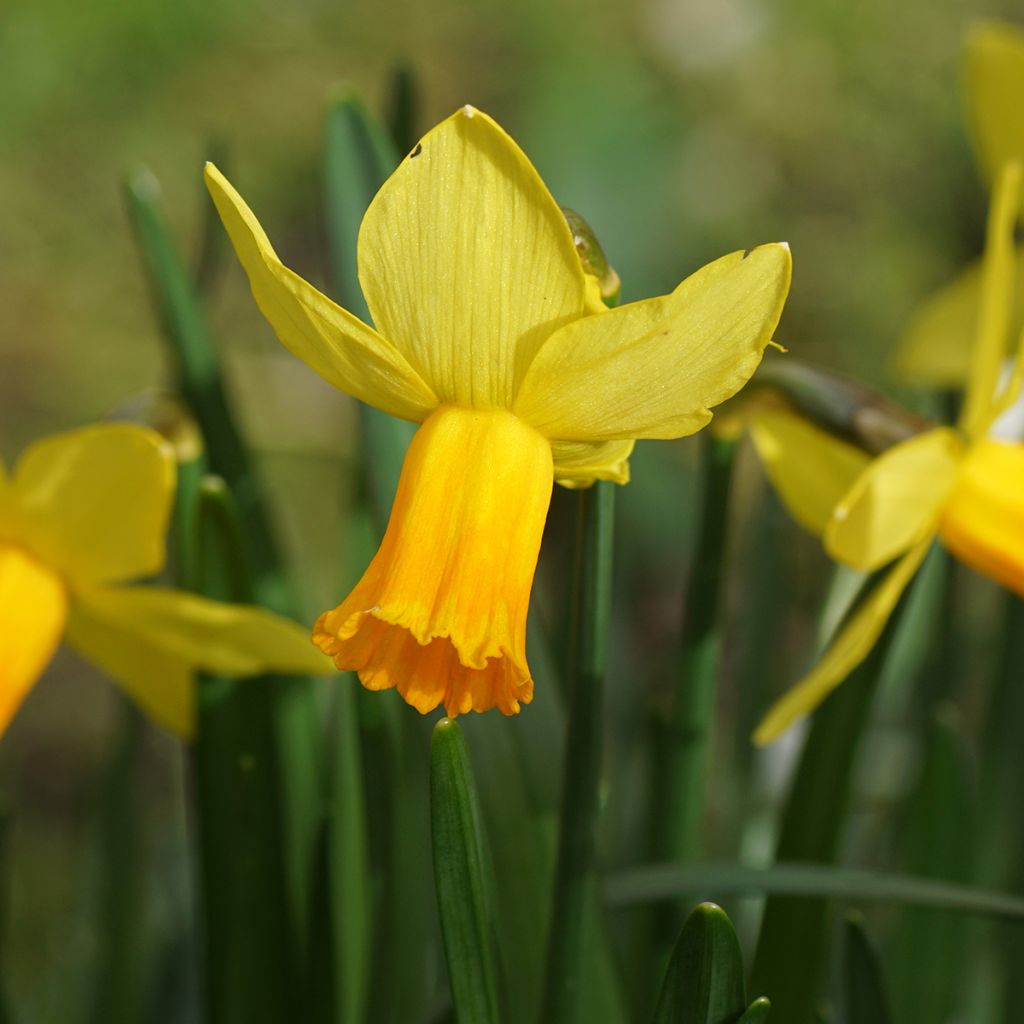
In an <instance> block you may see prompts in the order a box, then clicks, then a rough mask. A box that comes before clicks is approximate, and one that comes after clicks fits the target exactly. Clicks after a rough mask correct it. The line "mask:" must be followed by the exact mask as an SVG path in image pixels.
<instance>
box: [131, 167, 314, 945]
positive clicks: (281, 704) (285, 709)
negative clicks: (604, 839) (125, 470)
mask: <svg viewBox="0 0 1024 1024" xmlns="http://www.w3.org/2000/svg"><path fill="white" fill-rule="evenodd" d="M159 193H160V189H159V185H158V183H157V181H156V179H155V178H154V177H153V176H152V175H151V174H149V173H148V172H143V173H140V174H136V175H134V176H132V177H131V178H130V179H129V180H128V182H127V187H126V197H127V202H128V210H129V213H130V216H131V220H132V223H133V225H134V227H135V232H136V237H137V239H138V243H139V251H140V253H141V255H142V262H143V266H144V268H145V270H146V273H147V276H148V279H149V283H150V286H151V291H152V292H153V296H154V300H155V303H156V307H157V310H158V311H159V314H160V318H161V320H162V323H163V326H164V333H165V335H166V337H167V341H168V343H169V349H170V352H171V354H172V356H173V357H174V367H175V371H176V376H177V379H178V388H179V390H180V392H181V395H182V397H183V398H184V400H185V402H186V404H187V405H188V407H189V409H190V410H191V412H192V414H193V416H195V418H196V421H197V422H198V424H199V427H200V430H201V432H202V435H203V440H204V443H205V446H206V457H207V461H208V466H209V468H210V469H211V470H212V471H213V472H215V473H217V474H218V475H219V476H221V477H223V479H224V481H225V482H226V484H227V487H228V489H229V490H230V493H231V495H232V499H233V501H234V502H235V504H236V505H237V507H238V515H237V517H236V521H237V524H238V530H239V533H240V536H241V537H242V538H243V540H244V543H243V544H241V545H239V546H237V547H236V548H235V550H234V553H233V555H232V558H233V559H234V561H235V562H236V563H237V564H239V565H245V566H246V567H247V574H248V575H249V576H250V578H251V588H250V592H251V594H252V595H253V598H254V599H255V601H256V603H258V604H260V605H264V606H266V607H268V608H272V609H274V610H275V611H278V612H282V613H284V614H292V613H293V608H292V595H291V593H290V587H289V583H288V579H287V575H286V573H285V571H284V567H283V565H282V563H281V560H280V557H279V553H278V549H277V543H276V539H275V537H274V534H273V531H272V527H271V520H270V515H269V512H268V509H267V505H266V502H265V499H264V494H263V488H262V484H261V481H260V479H259V476H258V474H257V472H256V466H255V463H254V460H253V458H252V455H251V453H250V451H249V449H248V448H247V446H246V444H245V442H244V440H243V439H242V437H241V434H240V433H239V431H238V428H237V425H236V422H235V419H234V416H233V414H232V411H231V408H230V405H229V403H228V400H227V396H226V392H225V388H224V381H223V376H222V372H221V367H220V360H219V358H218V355H217V352H216V349H215V346H214V344H213V339H212V336H211V334H210V331H209V329H208V327H207V324H206V319H205V314H204V311H203V308H202V304H201V302H200V299H199V296H198V293H197V292H196V289H195V286H194V284H193V282H192V278H191V275H190V274H189V272H188V271H187V270H186V268H185V265H184V263H183V261H182V258H181V256H180V254H179V252H178V250H177V247H176V246H175V243H174V241H173V239H172V238H171V235H170V232H169V230H168V227H167V224H166V222H165V219H164V215H163V211H162V210H161V208H160V202H159ZM222 568H223V567H222ZM232 694H233V696H232V697H231V703H232V704H234V703H235V702H236V701H237V703H238V705H239V706H241V705H244V704H247V703H249V702H251V703H252V704H253V705H254V708H253V714H254V715H255V716H257V717H262V718H263V719H264V720H265V722H268V723H269V725H267V726H265V728H268V729H269V730H270V733H269V736H268V738H267V741H266V742H267V743H268V744H269V745H268V746H267V748H266V751H265V753H266V755H267V758H268V765H267V771H268V772H270V773H272V774H273V775H274V776H275V791H276V792H277V793H278V796H277V797H276V798H275V799H276V800H277V802H278V808H279V812H280V827H279V829H278V832H277V843H278V845H279V846H280V847H281V850H282V857H283V871H284V874H285V878H286V881H287V886H288V904H287V907H288V922H289V931H290V932H291V935H290V942H289V946H288V949H289V951H290V952H291V955H292V956H293V957H295V958H296V959H297V961H298V962H302V960H303V958H304V955H305V949H306V947H307V945H308V942H309V938H310V928H311V924H310V915H311V899H312V893H313V885H314V869H315V865H316V858H317V846H318V833H319V828H320V824H321V792H320V789H321V766H320V763H319V758H320V736H321V730H320V727H319V722H318V720H317V708H316V703H315V699H314V693H313V689H312V683H311V681H310V680H309V679H307V678H301V677H296V676H282V675H275V676H273V677H267V680H266V681H265V682H264V685H257V686H252V685H250V686H248V687H246V688H244V689H243V690H240V691H238V692H237V695H234V694H235V691H234V690H233V689H232ZM238 713H241V714H244V712H238Z"/></svg>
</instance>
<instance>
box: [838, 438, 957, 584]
mask: <svg viewBox="0 0 1024 1024" xmlns="http://www.w3.org/2000/svg"><path fill="white" fill-rule="evenodd" d="M961 455H962V445H961V443H960V440H959V438H958V437H957V435H956V433H955V432H954V431H952V430H949V429H948V428H946V427H940V428H938V429H937V430H929V431H928V432H927V433H924V434H918V435H917V436H916V437H912V438H910V440H908V441H903V442H902V443H901V444H898V445H895V446H894V447H893V448H890V449H889V450H888V451H887V452H885V453H884V454H883V455H880V456H879V457H878V458H877V459H874V460H873V461H872V462H871V464H870V465H869V466H868V467H867V469H865V470H864V472H863V473H862V474H861V475H860V476H859V477H858V478H857V481H856V482H855V483H854V485H853V486H852V487H851V488H850V490H849V493H847V494H846V495H845V496H844V497H843V499H842V501H840V502H839V504H838V505H837V506H836V508H835V511H834V512H833V513H832V518H831V520H830V521H829V524H828V526H827V527H826V528H825V549H826V550H827V551H828V553H829V554H830V555H831V556H832V557H833V558H835V559H836V560H837V561H839V562H844V563H845V564H846V565H851V566H853V567H854V568H855V569H863V570H864V571H866V572H870V571H873V570H874V569H879V568H881V567H882V566H883V565H885V564H886V562H890V561H892V559H893V558H895V557H896V556H897V555H898V554H900V553H901V552H903V551H906V550H907V548H909V547H910V546H911V545H912V544H915V543H917V542H919V541H920V540H921V538H922V536H923V535H924V534H926V533H929V532H932V531H934V529H935V526H936V523H937V521H938V517H939V512H940V511H941V509H942V506H943V504H944V503H945V502H946V501H947V499H948V498H949V495H950V492H951V491H952V490H953V485H954V483H955V481H956V474H957V466H958V462H959V459H960V457H961Z"/></svg>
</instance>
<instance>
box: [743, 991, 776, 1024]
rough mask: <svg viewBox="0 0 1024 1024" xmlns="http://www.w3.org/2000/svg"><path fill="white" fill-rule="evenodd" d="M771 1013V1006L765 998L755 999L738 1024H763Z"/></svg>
mask: <svg viewBox="0 0 1024 1024" xmlns="http://www.w3.org/2000/svg"><path fill="white" fill-rule="evenodd" d="M771 1012H772V1004H771V1001H770V1000H769V999H768V997H767V996H760V997H758V998H757V999H755V1000H754V1001H753V1002H752V1003H751V1004H750V1005H749V1006H748V1007H747V1009H746V1012H745V1013H744V1014H743V1016H742V1017H740V1019H739V1024H764V1022H765V1021H766V1020H767V1019H768V1016H769V1014H770V1013H771Z"/></svg>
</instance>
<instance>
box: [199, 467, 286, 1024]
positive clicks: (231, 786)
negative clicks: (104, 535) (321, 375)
mask: <svg viewBox="0 0 1024 1024" xmlns="http://www.w3.org/2000/svg"><path fill="white" fill-rule="evenodd" d="M237 516H238V513H237V511H236V509H235V508H234V505H233V503H232V501H231V495H230V493H229V492H228V490H227V488H226V486H225V485H224V483H223V481H220V480H218V479H211V478H207V479H205V480H204V481H203V484H202V486H201V487H200V489H199V493H198V509H197V511H196V515H195V517H194V521H195V523H196V528H197V534H198V535H197V537H196V546H197V557H196V559H195V561H194V565H195V566H196V567H197V568H198V569H199V570H200V571H201V575H200V576H199V577H197V578H193V579H190V580H186V583H187V584H188V585H189V587H190V588H191V589H194V590H197V591H199V592H200V593H203V594H206V595H207V596H209V597H215V598H220V599H227V600H234V601H246V600H249V599H251V596H252V581H251V579H248V578H247V577H246V575H245V573H244V568H243V567H244V564H245V556H244V550H243V547H242V544H243V542H242V538H241V533H240V530H239V528H238V525H237ZM273 686H274V682H273V681H272V680H271V679H269V678H264V679H243V680H229V679H218V678H212V677H203V678H201V679H200V681H199V693H198V716H199V730H198V735H197V739H196V744H195V776H196V792H197V812H198V818H199V821H198V825H199V856H200V869H201V883H202V907H203V923H204V940H205V948H204V956H203V961H204V965H205V983H206V1006H207V1013H208V1016H209V1018H210V1020H213V1021H217V1022H218V1024H243V1022H254V1021H258V1022H266V1024H271V1022H272V1021H279V1020H283V1019H286V1018H287V1016H288V1015H289V1014H290V1013H293V1012H295V1009H296V1007H301V1006H302V1005H303V1003H302V998H303V994H304V987H303V986H302V984H301V983H300V980H299V970H298V966H297V963H296V960H297V958H298V956H299V955H300V949H301V947H300V948H296V947H295V944H294V943H293V942H292V941H291V937H292V922H291V918H290V912H289V893H288V890H287V885H286V876H285V864H284V858H283V850H282V844H281V831H282V827H283V823H282V816H281V812H280V801H281V797H282V793H281V790H280V785H279V779H278V772H277V756H276V744H275V739H274V727H273V721H272V717H271V716H272V713H273V707H272V703H271V699H268V698H269V697H272V694H273Z"/></svg>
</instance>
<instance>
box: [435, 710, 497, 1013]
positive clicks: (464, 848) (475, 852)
mask: <svg viewBox="0 0 1024 1024" xmlns="http://www.w3.org/2000/svg"><path fill="white" fill-rule="evenodd" d="M430 832H431V840H432V847H433V852H434V884H435V888H436V891H437V907H438V912H439V915H440V919H441V934H442V936H443V938H444V951H445V959H446V960H447V963H448V979H449V982H450V984H451V990H452V1001H453V1003H454V1005H455V1016H456V1019H457V1020H459V1021H460V1022H465V1024H496V1022H497V1020H498V999H497V995H496V989H495V972H494V958H493V953H492V951H491V943H490V938H489V930H488V923H487V912H486V907H485V905H484V876H483V867H482V864H481V856H480V842H479V834H480V825H479V820H478V811H477V806H476V792H475V790H474V786H473V776H472V773H471V771H470V767H469V757H468V755H467V753H466V741H465V739H464V738H463V735H462V730H461V729H460V728H459V726H458V724H457V723H456V722H455V721H454V720H453V719H450V718H442V719H441V721H440V722H438V723H437V725H436V726H434V734H433V737H432V739H431V743H430Z"/></svg>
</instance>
